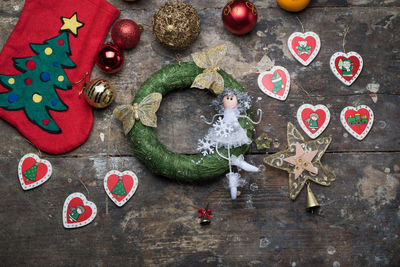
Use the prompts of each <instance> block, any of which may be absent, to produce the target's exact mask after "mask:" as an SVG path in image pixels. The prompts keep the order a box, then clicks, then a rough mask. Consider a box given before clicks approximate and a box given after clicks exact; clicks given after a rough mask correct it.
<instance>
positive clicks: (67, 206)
mask: <svg viewBox="0 0 400 267" xmlns="http://www.w3.org/2000/svg"><path fill="white" fill-rule="evenodd" d="M96 215H97V207H96V204H94V203H93V202H91V201H88V200H87V199H86V197H85V195H83V194H82V193H77V192H76V193H72V194H71V195H69V196H68V197H67V199H66V200H65V202H64V207H63V214H62V218H63V224H64V227H65V228H78V227H82V226H85V225H87V224H89V223H91V222H92V221H93V220H94V218H95V217H96Z"/></svg>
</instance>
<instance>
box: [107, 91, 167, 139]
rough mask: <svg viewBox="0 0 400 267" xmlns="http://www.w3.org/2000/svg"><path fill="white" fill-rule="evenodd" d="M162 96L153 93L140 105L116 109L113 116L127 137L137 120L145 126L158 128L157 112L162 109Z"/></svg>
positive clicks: (122, 106) (123, 106) (135, 104)
mask: <svg viewBox="0 0 400 267" xmlns="http://www.w3.org/2000/svg"><path fill="white" fill-rule="evenodd" d="M161 100H162V94H160V93H151V94H149V95H148V96H146V97H145V98H143V100H142V101H141V102H140V103H139V104H138V103H134V104H133V105H121V106H118V107H116V108H115V109H114V111H113V115H114V117H116V118H117V119H119V120H120V121H122V125H123V128H124V133H125V135H127V134H128V133H129V131H130V130H131V129H132V127H133V126H134V125H135V120H140V121H141V123H142V124H143V125H146V126H149V127H157V116H156V112H157V110H158V108H159V107H160V103H161Z"/></svg>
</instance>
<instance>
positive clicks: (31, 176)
mask: <svg viewBox="0 0 400 267" xmlns="http://www.w3.org/2000/svg"><path fill="white" fill-rule="evenodd" d="M38 166H39V163H37V162H36V163H35V165H33V166H32V167H30V168H29V169H27V170H26V171H24V172H23V174H24V176H25V177H26V179H27V180H30V181H32V182H36V176H37V168H38Z"/></svg>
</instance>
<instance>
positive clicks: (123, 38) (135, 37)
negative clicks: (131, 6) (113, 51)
mask: <svg viewBox="0 0 400 267" xmlns="http://www.w3.org/2000/svg"><path fill="white" fill-rule="evenodd" d="M111 38H112V40H113V42H114V44H116V45H118V46H119V47H121V48H122V49H130V48H133V47H134V46H135V45H136V44H137V43H138V42H139V40H140V27H139V26H138V25H137V24H136V23H135V22H134V21H133V20H130V19H121V20H119V21H117V22H116V23H115V24H114V26H113V27H112V30H111Z"/></svg>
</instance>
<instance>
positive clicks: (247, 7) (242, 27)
mask: <svg viewBox="0 0 400 267" xmlns="http://www.w3.org/2000/svg"><path fill="white" fill-rule="evenodd" d="M222 21H223V22H224V25H225V27H226V28H227V29H228V30H229V31H230V32H232V33H235V34H245V33H248V32H249V31H251V30H252V29H253V28H254V26H255V25H256V23H257V9H256V7H255V6H254V4H253V3H252V2H250V1H249V0H231V1H229V2H228V3H227V4H226V5H225V7H224V9H223V10H222Z"/></svg>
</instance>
